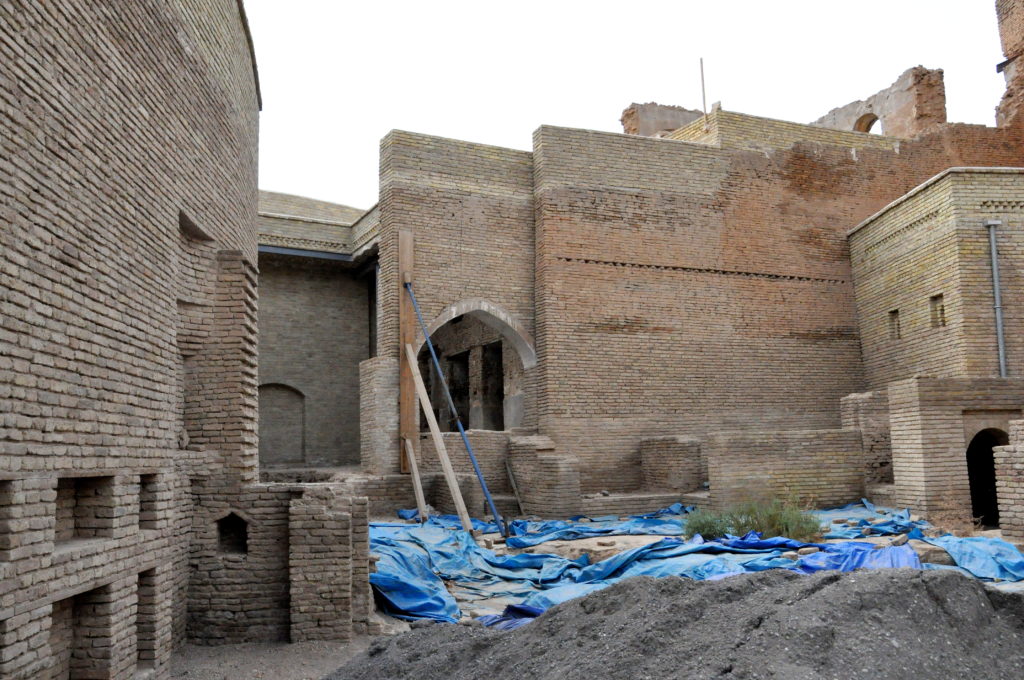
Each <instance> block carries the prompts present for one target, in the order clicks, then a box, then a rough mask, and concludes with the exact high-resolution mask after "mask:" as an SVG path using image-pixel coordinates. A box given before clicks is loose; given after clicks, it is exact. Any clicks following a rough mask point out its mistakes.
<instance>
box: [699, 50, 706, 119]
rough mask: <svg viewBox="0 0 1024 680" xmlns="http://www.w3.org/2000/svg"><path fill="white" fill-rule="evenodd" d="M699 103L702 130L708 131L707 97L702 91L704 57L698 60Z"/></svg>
mask: <svg viewBox="0 0 1024 680" xmlns="http://www.w3.org/2000/svg"><path fill="white" fill-rule="evenodd" d="M700 101H701V106H702V107H703V108H704V130H705V131H706V130H707V129H708V96H707V93H706V92H705V90H704V57H701V58H700Z"/></svg>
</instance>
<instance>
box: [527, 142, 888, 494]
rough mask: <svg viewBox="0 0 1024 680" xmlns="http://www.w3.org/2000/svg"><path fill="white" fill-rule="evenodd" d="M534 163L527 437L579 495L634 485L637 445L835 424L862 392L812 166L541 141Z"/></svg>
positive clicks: (836, 259)
mask: <svg viewBox="0 0 1024 680" xmlns="http://www.w3.org/2000/svg"><path fill="white" fill-rule="evenodd" d="M836 153H839V154H842V153H845V154H846V155H847V158H848V157H849V156H848V152H845V151H837V152H836ZM535 163H536V168H537V169H536V173H535V176H536V184H537V193H536V196H537V242H538V246H537V248H538V274H537V281H538V284H537V285H538V307H537V318H538V332H537V344H538V352H539V354H540V357H541V364H540V366H539V372H540V378H539V383H538V409H539V413H540V428H541V432H542V433H544V434H548V435H550V436H551V437H552V439H554V440H555V441H556V442H557V444H558V447H559V450H563V451H566V452H569V453H571V454H573V455H577V456H579V458H580V475H581V482H582V485H583V490H584V492H588V491H598V490H601V489H608V490H609V491H612V492H616V491H629V490H635V489H637V488H639V487H640V483H641V480H640V472H641V465H640V460H639V449H638V446H639V441H640V439H641V438H643V437H650V436H668V435H682V436H690V437H697V438H701V437H703V436H705V435H707V434H710V433H713V432H715V431H717V430H721V429H730V430H732V429H742V428H748V427H749V428H755V427H761V428H764V427H769V428H825V427H835V426H838V424H839V414H838V404H839V399H840V398H841V397H842V396H844V395H845V394H848V393H849V392H851V391H855V390H856V389H857V388H859V387H860V386H861V384H862V383H861V373H860V356H859V353H860V352H859V345H858V342H857V336H856V327H855V317H854V314H853V309H852V304H851V303H852V286H851V283H850V280H849V279H850V273H849V265H848V260H847V259H846V249H845V238H844V233H843V232H844V228H843V224H844V220H843V219H842V215H841V211H840V209H839V206H840V204H841V203H843V201H844V200H845V199H847V198H848V197H847V196H845V195H838V196H835V197H831V196H826V195H825V191H824V189H825V188H824V187H822V188H815V187H813V186H808V183H809V182H812V181H816V180H811V177H810V176H809V175H808V174H807V173H809V172H812V170H811V169H812V167H814V168H817V167H819V166H820V165H821V164H823V163H825V161H824V159H822V158H820V157H819V155H818V154H817V153H814V154H810V153H793V154H792V155H791V156H786V157H781V156H780V157H777V158H772V159H771V160H768V159H766V158H765V157H764V155H755V154H747V153H732V152H723V151H719V150H717V149H714V148H710V147H706V146H700V145H695V144H686V143H681V142H673V141H669V140H651V139H641V138H636V137H632V136H624V135H611V134H606V133H597V132H585V131H579V130H566V129H559V128H549V127H542V128H541V129H540V130H539V131H538V132H537V134H536V136H535ZM822 171H824V170H822ZM815 172H816V171H815ZM827 189H828V190H829V191H843V189H842V187H841V186H840V185H839V184H838V183H837V184H834V185H830V186H829V187H828V188H827ZM812 191H813V196H810V197H809V196H808V194H809V193H811V192H812ZM876 201H877V199H876ZM773 205H794V206H795V205H801V208H800V209H799V213H800V216H799V217H797V216H796V215H789V214H784V211H780V212H778V213H774V212H772V211H771V208H770V207H769V206H773ZM844 210H846V211H848V210H849V207H845V208H844Z"/></svg>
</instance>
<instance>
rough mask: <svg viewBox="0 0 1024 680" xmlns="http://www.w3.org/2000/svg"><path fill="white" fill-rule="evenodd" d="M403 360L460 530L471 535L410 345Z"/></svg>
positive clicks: (464, 504)
mask: <svg viewBox="0 0 1024 680" xmlns="http://www.w3.org/2000/svg"><path fill="white" fill-rule="evenodd" d="M405 359H406V363H407V364H409V368H410V371H411V373H412V379H413V382H414V383H415V385H416V394H417V395H419V398H420V406H421V407H422V408H423V415H424V417H425V418H426V419H427V425H429V426H430V436H431V438H433V440H434V448H435V449H437V458H438V460H440V461H441V470H442V471H443V472H444V478H445V481H447V482H448V490H449V491H451V493H452V500H454V501H455V511H456V514H458V516H459V521H461V522H462V528H463V529H465V530H466V531H468V532H470V533H472V532H473V524H472V523H471V522H470V521H469V513H468V512H466V503H465V501H463V500H462V491H460V490H459V480H457V479H456V478H455V469H454V468H452V462H451V461H450V460H449V459H448V449H446V448H445V446H444V437H442V436H441V428H439V427H438V426H437V418H436V417H434V409H433V407H432V406H431V404H430V395H428V394H427V388H426V386H425V385H424V384H423V377H422V376H421V375H420V367H419V366H418V365H417V363H416V353H415V352H414V351H413V350H412V345H411V344H408V345H406V346H405Z"/></svg>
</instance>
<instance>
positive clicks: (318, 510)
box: [288, 492, 353, 642]
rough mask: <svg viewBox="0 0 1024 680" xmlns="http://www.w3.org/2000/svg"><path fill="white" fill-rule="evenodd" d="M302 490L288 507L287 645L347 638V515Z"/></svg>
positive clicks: (326, 500)
mask: <svg viewBox="0 0 1024 680" xmlns="http://www.w3.org/2000/svg"><path fill="white" fill-rule="evenodd" d="M330 500H331V499H329V498H315V497H314V496H313V494H312V493H310V492H307V493H306V494H304V495H303V497H302V498H295V499H292V501H291V503H290V506H289V509H288V536H289V542H290V545H289V550H288V578H289V605H290V617H289V621H290V624H291V637H290V639H291V641H292V642H304V641H307V640H349V639H351V637H352V566H353V561H352V516H351V515H350V514H349V513H347V512H342V511H340V510H337V509H335V508H334V507H332V504H331V503H330Z"/></svg>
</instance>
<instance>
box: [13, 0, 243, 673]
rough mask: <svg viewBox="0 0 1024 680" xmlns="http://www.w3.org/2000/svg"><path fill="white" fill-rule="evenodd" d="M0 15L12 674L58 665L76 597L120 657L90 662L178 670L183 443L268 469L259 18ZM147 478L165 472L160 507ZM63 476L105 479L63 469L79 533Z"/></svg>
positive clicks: (207, 1)
mask: <svg viewBox="0 0 1024 680" xmlns="http://www.w3.org/2000/svg"><path fill="white" fill-rule="evenodd" d="M0 26H2V27H3V28H2V29H0V109H3V110H4V111H5V112H6V113H7V115H5V116H0V221H2V222H3V223H4V228H3V229H2V230H0V316H2V317H3V319H4V323H3V328H2V329H0V412H2V413H3V414H4V415H3V416H0V479H4V478H6V479H7V481H6V482H0V485H2V486H3V487H5V489H6V491H0V494H7V495H8V498H9V499H13V500H12V502H13V503H14V505H15V506H16V507H17V509H18V515H19V516H18V517H15V516H14V515H13V513H10V512H8V514H9V515H10V516H9V517H8V520H7V524H8V531H7V532H6V535H5V539H4V540H6V541H7V546H6V547H4V548H0V551H3V552H4V553H5V555H4V559H2V560H0V562H3V564H2V566H0V569H2V570H3V572H4V578H3V586H2V587H0V593H2V594H0V636H2V638H3V639H2V640H0V647H2V648H3V650H4V652H3V655H2V658H0V675H2V676H3V677H4V678H38V677H46V675H47V673H48V671H47V670H46V667H47V666H48V665H49V663H50V661H51V659H53V660H57V659H58V658H63V657H61V656H60V655H58V654H55V653H54V654H51V650H50V649H49V647H48V645H49V641H50V632H51V630H52V631H53V632H54V633H55V634H54V636H53V642H54V643H55V644H56V645H58V646H60V645H64V646H65V647H66V645H65V642H66V639H65V637H62V634H61V633H60V620H59V618H60V616H61V615H62V612H63V611H64V609H66V608H67V607H65V606H64V605H59V604H57V603H60V602H65V603H66V602H67V601H68V600H69V599H70V600H71V602H72V603H74V602H77V603H78V605H79V606H77V607H71V610H70V611H72V613H73V610H74V609H76V608H77V609H78V625H77V626H75V624H74V619H72V623H71V628H72V642H71V644H72V645H74V644H77V643H75V642H74V640H75V639H76V637H77V639H78V641H79V643H81V644H82V645H85V644H87V645H88V647H89V649H90V650H91V656H90V657H89V658H90V659H93V660H94V661H95V664H96V666H97V668H95V669H92V670H88V671H87V669H80V671H81V672H82V673H86V672H88V674H90V675H94V676H96V677H110V678H127V677H132V676H133V675H134V673H135V671H136V666H137V665H138V664H141V666H140V669H141V668H151V669H152V670H153V673H154V677H157V678H162V677H167V674H168V670H169V669H168V668H167V660H168V658H169V654H170V647H171V644H172V643H173V642H174V641H175V640H176V639H177V640H180V639H181V637H180V634H178V635H177V636H176V635H175V632H176V631H182V630H183V627H182V623H183V620H184V619H183V614H184V611H183V608H182V606H183V603H184V598H183V589H184V583H185V580H186V579H187V571H186V563H185V561H184V560H185V555H186V552H187V548H186V545H187V534H185V533H183V532H182V531H181V529H182V527H183V525H182V524H181V522H182V514H181V513H182V512H183V511H184V510H186V508H187V506H186V505H184V504H179V503H178V502H177V501H175V500H174V498H175V491H174V489H175V488H180V487H181V486H187V484H188V482H187V473H188V470H187V468H184V467H182V466H181V465H179V463H178V461H183V460H189V459H191V457H192V455H193V453H195V451H190V449H189V447H191V449H193V450H194V449H198V448H200V447H203V448H207V449H209V450H211V451H213V450H216V451H217V452H218V458H217V460H218V463H219V464H221V465H223V466H224V469H227V470H230V471H231V474H233V476H234V477H235V478H236V479H245V478H251V475H252V474H254V471H255V444H256V441H255V436H256V433H255V408H256V403H255V381H254V377H255V376H254V370H255V361H254V356H255V354H254V351H253V352H250V351H249V349H250V346H251V343H252V342H253V341H254V340H255V316H254V314H255V305H254V296H253V295H252V293H254V278H253V277H252V276H251V275H252V273H253V272H254V266H255V258H256V240H255V234H254V216H255V208H256V156H257V149H256V140H257V116H258V92H257V90H256V83H255V79H254V74H253V63H252V60H251V57H250V52H249V49H248V45H247V37H246V32H247V29H246V27H245V26H244V23H243V20H242V17H241V15H240V13H239V5H238V3H236V2H234V1H233V0H184V1H183V2H178V3H165V4H160V5H149V4H139V3H133V2H110V3H86V2H79V1H76V0H59V1H57V2H45V3H42V2H29V1H25V2H21V1H16V2H13V3H5V4H4V5H3V7H2V8H0ZM201 336H202V337H203V339H202V340H200V337H201ZM252 349H253V350H254V347H253V348H252ZM246 371H249V374H248V375H247V374H246ZM214 383H216V384H214ZM250 385H251V387H250ZM200 410H202V413H200ZM247 456H249V457H250V458H251V461H247ZM250 463H251V464H250ZM142 475H147V476H152V475H156V476H157V478H158V479H160V480H162V481H160V482H159V483H158V484H157V485H156V490H155V491H154V493H155V494H156V496H157V499H156V501H155V502H154V505H153V506H152V510H151V511H147V512H146V513H145V514H146V517H145V519H144V520H143V519H142V516H141V515H140V510H139V503H140V498H139V495H140V488H139V487H140V484H139V478H140V477H141V476H142ZM60 479H75V480H86V481H77V482H74V483H70V482H65V484H64V485H63V487H64V489H67V488H71V487H74V486H76V485H77V486H78V487H79V489H80V490H81V491H82V493H81V494H79V503H78V504H77V506H76V507H77V512H76V517H75V520H76V522H77V524H78V530H77V531H73V532H72V534H71V536H66V534H63V533H62V535H61V536H60V538H62V539H64V538H67V540H61V541H57V540H56V539H57V538H58V537H57V535H56V529H57V521H58V511H57V498H58V492H57V490H58V486H60V482H59V480H60ZM99 479H105V480H106V481H104V482H103V483H102V484H99V485H98V486H95V487H93V486H91V485H92V484H93V482H95V481H96V480H99ZM90 480H92V481H90ZM90 490H92V491H97V492H98V493H93V494H90V493H89V491H90ZM65 493H66V492H65ZM179 498H180V497H179ZM64 518H66V515H65V516H64V517H62V519H64ZM0 521H2V520H0ZM154 523H155V526H159V527H161V530H160V531H153V530H152V529H151V528H150V527H152V526H154ZM151 570H155V572H154V574H155V576H154V578H153V579H152V581H151V582H152V583H153V584H155V585H153V587H152V588H151V590H153V592H152V593H151V594H150V595H149V596H147V597H148V602H149V603H150V604H149V605H147V608H146V609H145V610H143V611H142V614H143V616H146V615H147V613H148V614H153V616H152V617H151V620H150V621H141V622H140V621H138V620H137V615H138V614H137V613H136V610H137V600H138V590H139V586H138V584H139V573H140V572H144V571H151ZM144 583H146V582H144ZM175 599H176V600H177V603H178V604H172V602H173V601H174V600H175ZM69 606H70V605H69ZM55 607H56V609H55ZM133 613H136V614H134V615H133ZM54 614H56V616H57V619H58V620H55V618H54ZM54 623H56V624H57V625H56V627H53V624H54ZM139 640H143V642H144V645H145V656H144V657H142V656H140V655H139V653H138V649H140V646H139V642H138V641H139ZM69 663H72V662H70V661H69ZM76 672H77V671H76ZM83 677H84V676H83Z"/></svg>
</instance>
